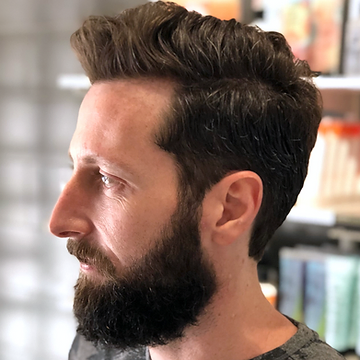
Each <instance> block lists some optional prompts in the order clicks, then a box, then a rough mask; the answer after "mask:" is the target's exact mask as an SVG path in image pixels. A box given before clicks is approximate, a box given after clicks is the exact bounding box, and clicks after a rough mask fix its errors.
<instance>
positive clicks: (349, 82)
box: [315, 76, 360, 91]
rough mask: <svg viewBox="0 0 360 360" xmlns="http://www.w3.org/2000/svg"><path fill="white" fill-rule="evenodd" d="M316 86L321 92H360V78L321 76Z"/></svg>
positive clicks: (316, 80)
mask: <svg viewBox="0 0 360 360" xmlns="http://www.w3.org/2000/svg"><path fill="white" fill-rule="evenodd" d="M315 84H316V86H317V87H318V88H319V89H320V90H353V91H360V76H348V77H347V76H320V77H318V78H315Z"/></svg>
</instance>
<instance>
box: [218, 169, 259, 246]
mask: <svg viewBox="0 0 360 360" xmlns="http://www.w3.org/2000/svg"><path fill="white" fill-rule="evenodd" d="M218 185H219V189H218V191H221V192H222V197H221V198H222V201H223V204H222V205H223V206H222V209H223V211H222V213H221V216H220V218H219V219H218V220H217V222H216V234H217V236H215V237H214V240H215V241H217V242H219V243H221V244H223V245H226V244H230V243H232V242H233V241H235V240H236V239H237V238H238V237H239V236H241V235H242V234H244V233H246V232H248V231H250V230H251V227H252V224H253V222H254V220H255V217H256V215H257V213H258V211H259V208H260V205H261V201H262V194H263V185H262V181H261V179H260V177H259V176H258V175H257V174H256V173H254V172H252V171H239V172H236V173H233V174H231V175H228V176H227V177H225V178H224V179H222V180H221V181H220V183H219V184H218Z"/></svg>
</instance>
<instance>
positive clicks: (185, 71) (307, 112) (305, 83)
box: [71, 2, 321, 260]
mask: <svg viewBox="0 0 360 360" xmlns="http://www.w3.org/2000/svg"><path fill="white" fill-rule="evenodd" d="M71 40H72V46H73V48H74V49H75V51H76V52H77V54H78V57H79V59H80V62H81V64H82V65H83V67H84V69H85V71H86V73H87V75H88V76H89V78H90V80H91V82H92V83H96V82H98V81H104V80H116V79H121V78H138V77H147V78H149V77H154V78H165V79H171V80H172V81H174V83H175V84H176V95H175V96H174V98H173V103H172V114H171V118H170V119H169V121H167V122H164V124H163V128H162V129H161V130H160V131H159V134H158V137H157V143H158V145H159V146H160V147H161V148H163V149H164V150H165V151H167V152H169V153H171V154H173V155H174V157H175V159H176V161H177V163H178V165H179V169H180V178H181V186H182V187H183V188H187V189H188V190H189V191H191V193H192V196H193V197H194V198H196V199H198V200H201V199H202V198H203V196H204V194H205V192H206V191H207V190H208V189H210V188H211V186H212V185H214V184H216V183H217V182H218V181H219V180H220V179H221V178H223V177H224V176H225V175H226V174H228V173H230V172H232V171H241V170H252V171H254V172H255V173H257V174H258V175H259V176H260V177H261V179H262V181H263V186H264V196H263V202H262V206H261V209H260V211H259V215H258V217H257V220H256V222H255V224H254V229H253V233H252V238H251V241H250V245H249V255H250V256H251V257H253V258H254V259H255V260H259V259H260V258H261V256H262V254H263V252H264V249H265V246H266V244H267V242H268V240H269V239H270V238H271V236H272V235H273V233H274V231H275V230H276V229H277V228H278V227H279V226H280V225H281V223H282V222H283V221H284V219H285V218H286V216H287V214H288V213H289V211H290V209H291V208H292V206H293V205H294V204H295V202H296V199H297V196H298V193H299V192H300V190H301V188H302V186H303V182H304V179H305V177H306V174H307V166H308V159H309V155H310V151H311V149H312V148H313V146H314V143H315V140H316V134H317V128H318V125H319V122H320V119H321V106H320V104H319V95H318V92H317V90H316V89H315V87H314V85H313V83H312V82H311V77H312V76H313V75H314V74H313V73H312V72H311V71H310V69H309V67H308V65H307V63H305V62H302V61H299V60H296V61H295V60H294V57H293V55H292V53H291V50H290V48H289V46H288V44H287V43H286V41H285V39H284V37H283V36H282V35H281V34H278V33H275V32H263V31H261V30H260V29H258V28H256V27H252V26H246V25H242V24H240V23H238V22H236V21H235V20H230V21H221V20H219V19H217V18H214V17H210V16H206V17H204V16H201V15H200V14H197V13H195V12H188V11H186V10H185V9H184V8H182V7H180V6H177V5H175V4H173V3H161V2H158V3H149V4H146V5H143V6H140V7H138V8H135V9H129V10H127V11H125V12H123V13H121V14H119V15H118V16H116V17H114V18H110V17H91V18H89V19H88V20H87V21H86V22H85V23H84V25H83V26H82V27H81V28H80V29H79V30H78V31H77V32H75V33H74V34H73V36H72V39H71Z"/></svg>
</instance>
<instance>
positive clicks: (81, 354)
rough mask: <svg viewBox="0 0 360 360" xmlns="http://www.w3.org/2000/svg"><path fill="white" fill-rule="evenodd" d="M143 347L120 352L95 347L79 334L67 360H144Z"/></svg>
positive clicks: (144, 349) (145, 356) (144, 352)
mask: <svg viewBox="0 0 360 360" xmlns="http://www.w3.org/2000/svg"><path fill="white" fill-rule="evenodd" d="M146 353H147V350H146V348H145V347H141V348H138V349H131V350H128V351H120V350H114V349H105V348H103V347H101V346H98V347H95V346H94V345H93V344H92V343H90V342H89V341H86V340H85V338H84V337H83V336H81V335H79V334H77V335H76V337H75V339H74V342H73V344H72V346H71V349H70V353H69V360H146V359H147V355H146Z"/></svg>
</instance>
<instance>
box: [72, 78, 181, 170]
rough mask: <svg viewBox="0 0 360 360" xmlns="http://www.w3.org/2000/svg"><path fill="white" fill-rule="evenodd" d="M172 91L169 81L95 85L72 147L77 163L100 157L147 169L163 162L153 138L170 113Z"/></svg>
mask: <svg viewBox="0 0 360 360" xmlns="http://www.w3.org/2000/svg"><path fill="white" fill-rule="evenodd" d="M173 88H174V87H173V84H172V83H171V82H169V81H165V80H147V79H146V80H138V79H136V80H116V81H111V82H99V83H95V84H94V85H92V87H91V88H90V90H89V92H88V93H87V94H86V96H85V98H84V100H83V102H82V105H81V107H80V111H79V117H78V123H77V127H76V130H75V133H74V136H73V139H72V141H71V144H70V155H71V156H72V157H73V158H74V161H77V160H81V159H82V158H89V157H95V158H96V157H101V158H104V159H106V161H109V162H118V161H119V160H120V159H122V160H124V159H125V160H128V161H132V162H135V161H136V162H137V163H139V164H140V163H143V165H144V166H145V164H146V163H149V162H150V161H152V163H154V161H156V160H157V159H158V161H160V159H161V156H163V155H164V154H162V153H164V151H162V150H161V149H160V148H159V147H158V146H157V145H156V144H155V142H154V140H155V139H154V134H156V132H157V131H158V129H159V126H160V124H161V123H162V122H163V121H164V119H165V117H166V114H167V113H169V111H170V106H171V97H172V94H173ZM166 155H167V154H166Z"/></svg>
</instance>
